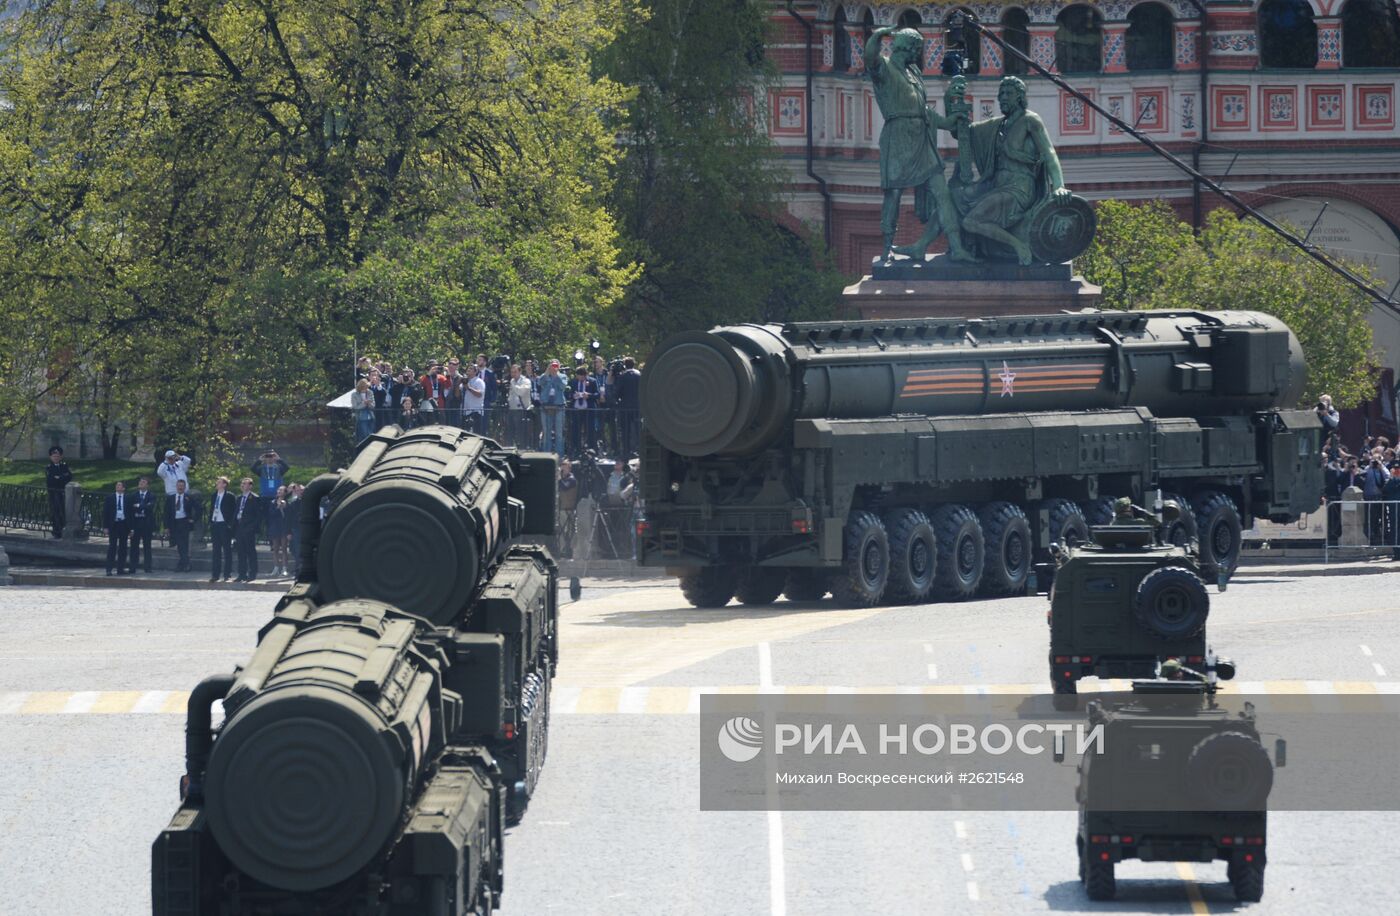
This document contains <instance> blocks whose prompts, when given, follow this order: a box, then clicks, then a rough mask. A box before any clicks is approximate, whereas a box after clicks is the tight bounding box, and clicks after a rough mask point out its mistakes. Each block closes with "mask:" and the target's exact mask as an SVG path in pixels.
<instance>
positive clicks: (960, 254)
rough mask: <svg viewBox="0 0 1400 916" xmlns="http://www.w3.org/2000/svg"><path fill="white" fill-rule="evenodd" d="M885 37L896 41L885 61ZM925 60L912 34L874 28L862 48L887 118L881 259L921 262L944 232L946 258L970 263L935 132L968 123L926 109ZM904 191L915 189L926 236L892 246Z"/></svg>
mask: <svg viewBox="0 0 1400 916" xmlns="http://www.w3.org/2000/svg"><path fill="white" fill-rule="evenodd" d="M886 35H893V36H894V38H893V43H892V46H891V50H890V56H889V59H888V60H886V59H885V58H883V57H881V56H880V44H881V41H882V39H883V38H884V37H885V36H886ZM923 56H924V39H923V36H921V35H920V34H919V33H918V32H917V31H916V30H914V29H898V28H895V27H893V26H886V27H884V28H879V29H876V30H875V31H874V33H872V34H871V36H870V40H869V41H867V42H866V43H865V72H866V73H867V74H869V76H870V82H871V83H872V84H873V85H874V89H875V102H876V104H878V105H879V106H880V114H881V115H882V116H883V117H884V119H885V126H884V127H883V128H882V129H881V130H880V189H881V191H882V192H883V194H884V201H883V203H882V206H881V209H880V231H881V233H882V234H883V236H884V247H885V251H884V259H885V260H889V258H890V255H891V254H892V253H893V254H903V255H908V256H910V257H913V258H918V259H920V260H922V259H923V257H924V254H925V252H927V251H928V246H929V245H931V244H932V243H933V240H934V239H936V238H938V236H939V234H940V233H943V232H946V233H947V235H948V254H949V257H951V258H952V259H953V260H955V261H972V260H973V258H972V257H971V256H970V255H969V254H968V252H967V250H966V249H965V248H964V247H963V241H962V232H961V231H960V229H959V228H958V213H957V210H956V209H955V208H954V206H953V198H952V195H951V194H950V193H949V191H948V182H947V180H946V179H945V178H944V177H943V160H942V159H941V158H940V157H939V155H938V130H939V128H942V129H944V130H949V131H956V129H957V127H958V125H959V124H966V120H967V119H966V116H965V115H964V116H961V117H960V118H957V119H949V118H945V117H943V116H941V115H939V114H938V113H937V112H936V111H934V110H933V108H931V107H930V106H929V104H928V93H927V92H926V91H925V90H924V76H923ZM908 187H912V188H914V214H915V216H917V217H918V218H919V221H920V222H922V223H923V224H924V232H923V235H921V236H920V237H919V240H918V241H917V242H915V243H914V244H912V245H901V246H899V247H895V244H894V233H895V229H896V228H897V227H898V225H899V203H900V199H901V198H902V197H903V196H904V189H905V188H908Z"/></svg>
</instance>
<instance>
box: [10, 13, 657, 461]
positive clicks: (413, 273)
mask: <svg viewBox="0 0 1400 916" xmlns="http://www.w3.org/2000/svg"><path fill="white" fill-rule="evenodd" d="M631 18H632V8H631V6H630V0H446V2H443V0H434V2H427V0H325V2H318V3H302V2H296V0H138V2H131V3H109V2H103V0H40V2H36V3H34V4H31V5H29V6H28V7H26V9H25V10H24V11H23V12H22V13H21V14H19V15H18V16H16V17H14V18H13V19H11V20H8V21H7V22H6V23H5V24H4V26H3V28H4V29H5V34H4V35H3V36H0V37H2V38H3V41H2V42H0V55H2V56H0V94H3V97H4V98H5V99H6V101H7V102H8V108H7V110H6V111H4V113H3V114H2V115H0V221H3V222H2V223H0V322H3V326H4V327H5V328H6V331H5V332H4V334H3V336H0V383H3V384H5V386H6V390H7V391H9V392H11V394H12V397H11V398H9V399H6V400H7V401H8V404H6V405H5V406H4V407H3V408H0V409H3V410H4V411H6V413H5V415H4V416H0V420H3V421H4V422H6V424H7V425H8V424H13V423H15V422H19V421H22V420H24V419H26V418H28V417H31V416H32V410H33V404H34V401H35V398H37V397H39V396H41V395H44V394H46V393H56V394H58V395H61V396H63V397H65V398H68V399H74V398H86V397H89V395H88V394H87V393H86V392H87V390H88V389H87V388H85V387H84V388H80V387H79V384H80V383H81V384H82V385H84V386H86V385H88V384H89V383H93V384H96V385H97V386H98V390H99V392H100V393H99V395H97V396H95V397H94V400H95V401H97V402H101V403H109V404H110V405H111V406H110V410H111V411H112V413H113V415H116V414H117V413H123V414H124V415H126V416H138V417H147V416H151V415H152V414H154V415H155V417H156V418H158V419H160V420H161V421H162V422H163V423H165V424H167V425H168V426H169V427H170V428H171V429H170V436H171V437H173V438H180V437H184V438H185V439H186V441H189V442H191V444H192V443H193V442H195V441H201V440H203V439H206V438H207V437H209V436H211V435H213V433H214V431H215V430H217V429H218V428H220V426H221V424H223V422H224V421H225V420H226V419H227V417H228V416H229V414H230V412H231V411H232V410H233V409H234V408H236V407H239V408H246V409H248V411H249V412H250V413H251V415H252V416H255V417H258V418H261V419H263V420H266V421H272V420H275V419H277V418H278V417H279V416H285V415H305V414H306V413H307V411H308V410H309V409H310V408H312V407H314V406H315V405H316V404H317V403H318V402H319V401H321V400H323V399H324V398H325V397H326V396H327V395H328V394H335V393H338V392H339V391H340V390H344V388H345V387H348V383H349V381H350V376H349V356H350V352H351V349H352V342H353V344H354V345H356V346H358V348H359V350H361V351H362V352H363V351H366V350H370V351H375V350H380V351H383V352H386V353H393V354H394V355H395V356H396V357H398V356H399V354H398V353H397V351H396V349H395V348H398V347H402V346H405V345H406V342H408V343H414V342H418V344H419V345H420V346H422V347H423V348H424V349H422V350H418V351H416V352H414V353H409V354H406V356H407V358H409V359H411V360H421V359H426V358H431V357H435V356H439V355H441V350H442V349H443V348H445V347H449V346H451V347H458V348H464V349H476V348H482V349H484V348H486V347H487V346H488V345H490V346H492V347H494V346H498V345H500V344H503V343H510V342H512V341H521V340H527V339H528V340H531V341H537V342H539V343H542V344H554V343H556V342H559V341H562V340H563V339H565V337H566V336H567V335H568V334H570V333H571V332H572V331H573V330H575V329H577V328H580V327H583V326H585V325H589V324H591V323H592V322H594V321H596V320H597V318H598V316H599V315H600V314H601V312H602V311H603V310H605V309H606V308H608V307H609V306H610V305H611V304H612V303H613V302H614V301H615V300H616V299H617V298H618V297H619V296H620V295H621V292H622V290H623V288H624V287H625V286H626V284H627V283H628V282H630V280H631V278H632V273H633V272H632V269H631V268H630V267H628V266H626V265H625V264H624V263H623V262H622V260H621V258H620V251H619V248H618V242H617V238H616V232H615V229H614V226H613V221H612V219H611V217H610V215H609V213H608V211H607V208H606V202H607V198H606V195H607V191H608V188H609V170H610V167H611V164H612V161H613V157H614V151H615V149H616V144H615V138H614V135H613V132H612V127H611V126H610V125H611V124H612V123H613V122H614V119H613V113H614V112H615V111H616V110H617V109H618V106H619V105H620V104H621V102H622V101H623V99H624V91H623V89H622V88H621V87H620V86H619V85H618V84H617V83H615V82H614V81H612V80H609V79H606V78H602V79H595V78H593V76H592V74H591V72H590V68H591V63H592V60H593V56H594V55H595V54H596V53H597V51H598V49H599V48H600V47H602V46H605V45H606V44H608V43H609V42H610V41H611V40H612V38H613V35H614V33H613V25H612V24H613V23H616V22H620V21H626V20H629V19H631ZM551 312H553V314H551ZM430 341H433V343H431V346H430V345H429V342H430ZM420 365H421V364H420ZM415 368H418V366H415Z"/></svg>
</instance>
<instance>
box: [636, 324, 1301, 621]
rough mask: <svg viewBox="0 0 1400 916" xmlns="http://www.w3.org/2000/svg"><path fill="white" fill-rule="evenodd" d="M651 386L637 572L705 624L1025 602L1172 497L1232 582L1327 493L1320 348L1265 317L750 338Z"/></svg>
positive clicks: (719, 340) (743, 330)
mask: <svg viewBox="0 0 1400 916" xmlns="http://www.w3.org/2000/svg"><path fill="white" fill-rule="evenodd" d="M646 370H647V371H646V373H645V374H644V375H643V378H642V392H641V409H642V417H643V429H642V455H641V457H642V476H641V487H642V497H643V500H644V502H645V505H646V516H645V518H644V519H642V520H641V521H639V522H638V531H637V534H638V538H637V557H638V560H639V562H640V563H642V564H643V565H645V566H656V567H666V568H668V569H670V570H672V571H673V572H674V573H675V574H676V575H679V576H680V577H681V586H682V588H683V590H684V591H685V594H686V596H687V598H689V600H690V601H691V602H692V603H693V604H695V605H697V606H717V605H723V604H725V603H727V602H728V601H729V600H730V598H731V597H733V596H734V595H736V594H737V595H738V597H739V599H740V600H741V601H743V602H745V603H746V604H755V605H758V604H765V603H769V602H772V601H773V600H775V599H776V598H777V597H778V595H780V594H783V593H786V594H787V596H788V597H789V598H792V599H815V598H820V597H822V596H823V595H824V594H825V593H826V592H827V591H828V590H830V591H832V592H833V593H834V594H835V595H837V596H838V597H839V598H840V599H841V600H842V601H844V602H845V603H848V604H853V605H874V604H878V603H881V602H897V601H924V600H928V599H930V598H937V599H949V600H952V599H962V598H969V597H972V596H974V595H977V594H979V593H980V594H992V595H996V594H1015V593H1019V592H1021V591H1022V590H1023V589H1024V588H1025V585H1026V582H1027V579H1028V577H1029V574H1030V571H1031V567H1032V564H1033V562H1034V561H1035V559H1036V558H1037V557H1039V558H1041V559H1044V558H1045V557H1046V556H1047V555H1048V553H1047V552H1048V550H1049V547H1050V545H1051V544H1052V543H1056V542H1059V543H1074V542H1076V541H1083V540H1084V539H1085V538H1087V536H1088V532H1087V527H1088V523H1089V522H1093V521H1095V520H1096V519H1097V520H1099V521H1103V520H1106V519H1104V516H1105V515H1106V513H1107V512H1108V508H1107V507H1108V506H1109V505H1110V504H1111V498H1114V497H1119V496H1128V497H1130V498H1132V499H1134V501H1137V502H1142V501H1143V496H1144V494H1145V493H1147V492H1148V491H1149V490H1153V491H1155V490H1159V489H1160V490H1164V491H1165V492H1166V493H1168V494H1175V495H1176V496H1177V497H1178V498H1180V499H1181V500H1182V503H1183V504H1184V505H1187V506H1189V507H1190V509H1191V512H1190V515H1191V519H1190V522H1191V523H1194V524H1188V523H1185V522H1183V523H1182V524H1179V525H1178V530H1177V532H1176V533H1175V534H1174V535H1173V537H1174V538H1175V539H1176V540H1179V541H1183V542H1184V541H1185V540H1188V539H1189V538H1191V537H1195V538H1196V539H1197V540H1198V541H1199V542H1200V544H1201V559H1200V563H1201V566H1202V568H1203V571H1204V573H1205V575H1206V576H1207V578H1209V579H1210V580H1212V581H1213V580H1214V579H1215V578H1216V575H1217V573H1218V572H1225V573H1228V572H1230V571H1231V570H1232V569H1233V568H1234V566H1235V563H1236V562H1237V560H1238V556H1239V546H1240V532H1241V530H1242V528H1243V527H1245V526H1247V525H1248V524H1250V523H1251V522H1252V520H1253V519H1254V518H1256V517H1257V518H1267V519H1271V520H1274V521H1288V520H1293V519H1296V518H1297V517H1298V516H1299V515H1300V514H1302V513H1305V512H1308V511H1311V510H1313V509H1315V508H1317V506H1318V504H1319V501H1320V498H1321V494H1322V471H1321V468H1320V466H1319V462H1318V454H1319V451H1320V448H1321V441H1320V440H1321V430H1320V424H1319V421H1318V420H1317V418H1316V416H1315V415H1314V413H1313V412H1312V411H1306V410H1293V409H1290V408H1292V407H1293V406H1294V405H1295V404H1296V402H1297V400H1298V398H1299V396H1300V395H1301V394H1302V392H1303V387H1304V384H1305V366H1304V362H1303V353H1302V349H1301V348H1300V346H1299V344H1298V340H1297V338H1296V337H1295V336H1294V335H1293V333H1292V331H1290V330H1289V328H1288V327H1287V326H1286V325H1285V324H1283V323H1282V322H1280V321H1279V320H1278V319H1276V318H1273V317H1271V316H1268V315H1262V314H1256V313H1249V312H1165V311H1164V312H1082V313H1073V314H1059V315H1041V316H1016V317H1007V318H985V319H952V318H948V319H911V320H888V321H886V320H879V321H849V322H823V323H811V324H788V325H739V326H736V327H723V328H716V329H714V330H712V331H708V332H690V333H685V334H680V335H678V336H676V337H673V338H671V339H670V340H667V341H666V342H664V343H662V344H661V345H660V346H659V347H658V348H657V349H656V350H655V351H654V352H653V353H652V354H651V356H650V357H649V358H648V360H647V363H646ZM1086 516H1087V518H1086Z"/></svg>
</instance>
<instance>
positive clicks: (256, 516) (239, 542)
mask: <svg viewBox="0 0 1400 916" xmlns="http://www.w3.org/2000/svg"><path fill="white" fill-rule="evenodd" d="M239 489H240V491H241V492H240V493H239V494H238V498H237V500H236V501H235V503H234V515H233V539H234V548H235V550H236V551H237V552H238V580H237V581H239V582H252V581H253V580H254V579H256V578H257V577H258V550H257V547H258V526H259V524H260V523H261V522H262V500H260V499H258V494H256V493H254V492H253V478H251V477H244V478H243V480H241V481H240V482H239Z"/></svg>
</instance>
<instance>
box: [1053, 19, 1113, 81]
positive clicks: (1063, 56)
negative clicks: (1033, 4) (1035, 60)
mask: <svg viewBox="0 0 1400 916" xmlns="http://www.w3.org/2000/svg"><path fill="white" fill-rule="evenodd" d="M1055 21H1056V22H1058V23H1059V28H1057V29H1056V30H1055V66H1056V67H1058V68H1059V70H1060V72H1061V73H1098V72H1099V70H1100V69H1101V68H1102V67H1103V16H1101V15H1100V14H1099V11H1098V10H1096V9H1094V8H1093V7H1089V6H1082V5H1075V6H1070V7H1066V8H1065V9H1064V10H1063V11H1062V12H1061V13H1060V15H1058V16H1056V17H1055Z"/></svg>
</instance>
